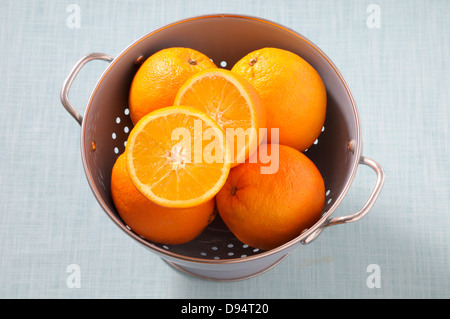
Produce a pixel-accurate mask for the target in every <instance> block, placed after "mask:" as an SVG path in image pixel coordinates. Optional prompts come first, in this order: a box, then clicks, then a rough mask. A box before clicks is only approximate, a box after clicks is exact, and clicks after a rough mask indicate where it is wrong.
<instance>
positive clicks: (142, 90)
mask: <svg viewBox="0 0 450 319" xmlns="http://www.w3.org/2000/svg"><path fill="white" fill-rule="evenodd" d="M215 66H216V65H215V64H214V63H213V62H212V61H211V59H210V58H209V57H207V56H206V55H204V54H203V53H201V52H198V51H196V50H194V49H191V48H182V47H172V48H167V49H163V50H160V51H158V52H156V53H154V54H152V55H151V56H150V57H149V58H147V59H146V60H145V61H144V63H143V64H142V65H141V66H140V67H139V69H138V71H137V72H136V74H135V76H134V78H133V80H132V83H131V87H130V92H129V102H128V103H129V110H130V117H131V120H132V122H133V124H136V123H137V122H138V121H139V120H140V119H141V118H142V117H143V116H144V115H146V114H148V113H150V112H151V111H154V110H156V109H158V108H161V107H166V106H172V105H173V100H174V98H175V95H176V94H177V91H178V89H179V88H180V87H181V85H182V84H183V83H184V82H185V81H186V80H187V79H188V78H189V77H190V76H191V75H193V74H195V73H196V72H198V71H200V70H203V69H207V68H212V67H215Z"/></svg>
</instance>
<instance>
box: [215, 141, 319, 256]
mask: <svg viewBox="0 0 450 319" xmlns="http://www.w3.org/2000/svg"><path fill="white" fill-rule="evenodd" d="M276 147H277V146H276V145H271V144H263V145H261V146H260V148H259V150H258V153H260V154H270V156H271V158H272V159H271V161H278V163H276V162H273V163H270V165H271V166H272V171H271V172H270V173H267V172H266V173H265V174H262V173H261V172H262V170H261V168H263V167H264V166H268V165H269V164H264V163H263V161H261V159H259V158H258V160H257V161H256V162H254V163H252V162H251V161H247V162H246V163H243V164H241V165H239V166H236V167H235V168H233V169H232V170H231V171H230V174H229V176H228V179H227V181H226V183H225V185H224V186H223V188H222V189H221V191H220V192H219V193H218V194H217V195H216V204H217V210H218V212H219V214H220V216H221V217H222V219H223V221H224V222H225V224H226V225H227V226H228V228H229V229H230V231H231V232H232V233H233V234H234V235H235V236H236V237H237V238H238V239H239V240H241V241H242V242H243V243H245V244H247V245H250V246H252V247H256V248H260V249H263V250H270V249H273V248H275V247H277V246H279V245H282V244H284V243H286V242H288V241H290V240H292V239H294V238H295V237H297V236H299V235H300V234H301V232H302V231H303V230H305V229H307V228H309V227H311V226H313V225H314V224H315V223H316V222H317V221H318V220H319V219H320V216H321V215H322V209H323V206H324V201H325V186H324V182H323V179H322V176H321V174H320V172H319V170H318V169H317V167H316V166H315V165H314V163H313V162H312V161H311V160H310V159H308V158H307V157H306V156H305V155H304V154H303V153H301V152H300V151H298V150H296V149H294V148H292V147H290V146H285V145H278V155H277V154H276ZM261 152H263V153H261ZM260 157H261V156H260ZM277 157H278V158H277ZM264 162H266V161H265V160H264ZM274 163H275V164H274Z"/></svg>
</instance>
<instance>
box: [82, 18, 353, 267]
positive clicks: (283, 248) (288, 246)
mask: <svg viewBox="0 0 450 319" xmlns="http://www.w3.org/2000/svg"><path fill="white" fill-rule="evenodd" d="M211 18H239V19H248V20H253V21H258V22H261V23H267V24H269V25H271V26H274V27H277V28H280V29H281V30H283V31H285V32H289V33H291V34H292V35H294V36H296V37H297V38H299V40H302V41H304V42H306V43H307V44H308V45H309V46H310V47H311V48H313V49H314V50H315V51H316V52H317V53H318V54H319V55H321V56H322V58H324V60H325V61H326V62H327V63H328V64H329V66H330V67H331V68H332V69H333V71H334V72H335V73H336V75H337V76H338V78H339V80H340V81H341V83H342V85H343V87H344V88H345V91H346V93H347V96H348V98H349V99H350V103H351V105H352V109H353V114H354V116H355V124H356V140H355V143H356V145H355V147H354V149H353V152H354V153H355V159H356V160H355V162H354V163H353V167H352V169H351V173H350V175H349V178H348V180H347V183H346V185H345V187H344V188H343V190H342V192H341V193H340V194H339V196H338V197H337V198H336V200H335V201H334V203H333V204H332V206H331V207H330V208H329V209H328V211H327V212H326V213H325V214H323V215H322V217H321V218H320V219H319V220H318V221H317V222H316V223H315V224H314V225H313V226H312V227H311V228H309V229H307V230H305V231H303V232H302V233H301V234H300V235H299V236H297V237H296V238H294V239H292V240H290V241H289V242H286V243H285V244H283V245H280V246H278V247H276V248H274V249H271V250H267V251H261V252H260V253H258V254H254V255H249V256H246V257H239V258H227V259H217V260H216V259H206V258H199V257H191V256H185V255H181V254H178V253H174V252H172V251H170V250H167V249H164V248H161V247H158V246H157V245H155V244H154V243H152V242H150V241H148V240H146V239H144V238H142V237H141V236H139V235H137V234H136V233H134V232H133V231H132V230H131V229H130V228H128V227H127V226H126V225H125V224H124V223H123V221H122V220H121V219H120V218H118V217H117V216H115V214H113V213H112V212H111V211H110V209H109V208H108V205H107V204H106V202H105V201H104V200H103V199H102V196H101V195H100V193H99V191H98V190H97V189H96V187H95V184H94V182H93V178H92V175H91V173H90V172H89V166H88V164H87V156H86V151H85V150H86V148H85V146H86V145H85V139H84V136H85V132H86V122H87V121H85V120H83V121H82V123H81V132H80V133H81V153H82V162H83V167H84V171H85V175H86V178H87V179H88V182H89V186H90V188H91V190H92V192H93V193H94V195H95V198H96V200H97V201H98V203H99V204H100V206H101V207H102V209H103V210H104V211H105V212H106V214H107V215H108V216H109V218H110V219H111V220H112V221H113V222H114V223H115V224H116V225H117V226H118V227H119V228H120V229H121V230H122V231H124V232H125V233H126V234H127V235H129V236H130V237H132V238H133V239H135V240H136V241H138V242H139V243H140V244H142V245H144V246H145V247H147V248H149V249H151V250H152V251H154V252H155V253H157V254H159V255H160V256H161V257H164V258H166V259H171V260H176V261H186V262H191V263H198V264H234V263H243V262H249V261H254V260H257V259H261V258H264V257H267V256H271V255H274V254H278V253H282V252H286V254H287V253H289V252H290V251H291V250H292V249H293V248H294V247H296V246H297V245H299V244H300V243H301V242H302V241H303V240H304V239H305V238H307V237H308V236H310V235H311V234H313V233H314V232H316V231H317V230H318V229H319V228H320V227H321V226H322V225H324V224H325V223H326V222H327V219H328V218H329V216H330V215H331V214H332V213H333V212H334V211H335V210H336V208H337V207H338V206H339V204H340V203H341V201H342V200H343V199H344V197H345V195H346V194H347V192H348V190H349V188H350V186H351V184H352V182H353V180H354V178H355V175H356V171H357V168H358V165H359V159H360V157H361V145H362V142H361V127H360V118H359V114H358V109H357V107H356V102H355V100H354V97H353V95H352V93H351V91H350V88H349V86H348V84H347V82H346V81H345V79H344V77H343V76H342V74H341V72H340V71H339V70H338V68H337V67H336V65H335V64H334V63H333V61H332V60H331V59H330V58H329V57H328V56H327V55H326V54H325V53H324V52H323V51H322V50H321V49H320V48H319V47H318V46H317V45H316V44H314V43H313V42H312V41H310V40H309V39H308V38H306V37H305V36H303V35H302V34H300V33H298V32H297V31H294V30H293V29H291V28H289V27H286V26H284V25H282V24H279V23H277V22H274V21H271V20H268V19H265V18H260V17H256V16H251V15H242V14H234V13H218V14H205V15H199V16H194V17H190V18H185V19H181V20H178V21H175V22H172V23H169V24H167V25H164V26H162V27H159V28H157V29H155V30H153V31H151V32H149V33H147V34H145V35H144V36H141V37H140V38H138V39H137V40H135V41H134V42H132V43H131V44H130V45H129V46H127V47H126V48H125V49H124V50H122V51H121V52H120V53H119V54H118V55H117V57H115V58H114V59H113V60H112V61H111V63H110V65H109V66H108V67H107V68H106V69H105V71H104V72H103V74H102V75H101V76H100V78H99V80H98V81H97V83H96V85H95V88H94V90H93V91H92V92H91V95H90V97H89V100H88V103H87V106H86V109H85V111H84V117H83V119H86V118H87V116H88V114H89V110H90V106H91V104H92V101H93V98H94V96H95V94H96V92H97V90H98V88H99V86H100V85H101V83H102V81H103V79H104V78H105V77H106V75H107V74H108V72H109V71H110V70H111V69H112V68H113V67H114V65H115V64H116V63H117V61H119V60H120V59H121V58H122V57H123V56H124V55H125V54H126V53H127V52H128V51H129V50H130V49H131V48H133V47H134V46H136V45H137V44H139V43H140V42H141V41H144V40H145V39H147V38H148V37H150V36H152V35H154V34H156V33H158V32H161V31H163V30H165V29H167V28H170V27H173V26H175V25H178V24H181V23H186V22H189V21H194V20H199V19H211Z"/></svg>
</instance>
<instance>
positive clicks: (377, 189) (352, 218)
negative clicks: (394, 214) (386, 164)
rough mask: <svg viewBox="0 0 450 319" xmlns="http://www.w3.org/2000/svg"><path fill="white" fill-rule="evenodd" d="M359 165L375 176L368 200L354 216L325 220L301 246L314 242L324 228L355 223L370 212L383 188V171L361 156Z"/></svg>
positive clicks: (374, 163) (370, 160) (378, 165)
mask: <svg viewBox="0 0 450 319" xmlns="http://www.w3.org/2000/svg"><path fill="white" fill-rule="evenodd" d="M359 164H363V165H367V166H369V167H370V168H372V169H373V170H374V171H375V173H376V174H377V181H376V184H375V187H374V188H373V190H372V193H371V194H370V196H369V199H368V200H367V202H366V203H365V204H364V206H363V207H362V208H361V209H360V210H359V211H358V212H357V213H355V214H352V215H346V216H342V217H335V218H330V219H327V220H326V221H325V222H324V223H323V225H321V227H319V228H318V229H317V230H316V231H314V232H313V233H311V234H310V235H309V236H308V237H306V238H305V239H304V240H303V241H302V243H303V244H308V243H310V242H311V241H312V240H314V239H315V238H316V237H317V236H318V235H319V234H320V233H321V232H322V230H323V229H324V228H325V227H328V226H334V225H339V224H344V223H352V222H355V221H357V220H360V219H361V218H363V217H364V216H365V215H366V214H367V213H368V212H369V211H370V209H371V208H372V206H373V204H374V203H375V201H376V200H377V198H378V195H380V192H381V189H382V188H383V184H384V178H385V174H384V170H383V168H382V167H381V165H380V164H378V163H377V162H375V161H374V160H372V159H370V158H367V157H364V156H361V158H360V160H359Z"/></svg>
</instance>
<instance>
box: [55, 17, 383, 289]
mask: <svg viewBox="0 0 450 319" xmlns="http://www.w3.org/2000/svg"><path fill="white" fill-rule="evenodd" d="M175 46H179V47H189V48H193V49H196V50H198V51H200V52H202V53H204V54H206V55H207V56H209V57H210V58H211V59H212V60H213V61H214V62H215V63H216V65H217V66H220V67H224V68H231V67H232V66H233V65H234V64H235V63H236V62H237V61H238V60H239V59H240V58H242V57H243V56H245V55H246V54H247V53H249V52H251V51H253V50H256V49H260V48H263V47H277V48H281V49H285V50H289V51H292V52H294V53H296V54H298V55H300V56H301V57H303V58H304V59H305V60H306V61H308V62H309V63H310V64H311V65H312V66H313V67H314V68H315V69H316V70H317V71H318V73H319V74H320V76H321V77H322V79H323V81H324V83H325V86H326V89H327V98H328V104H327V115H326V121H325V125H324V127H323V131H322V133H321V135H320V136H319V138H318V139H317V140H316V142H315V143H314V144H313V145H312V146H311V147H310V148H309V149H308V150H307V151H305V154H306V155H307V156H308V157H309V158H310V159H311V160H312V161H313V162H314V163H315V164H316V166H317V168H318V169H319V170H320V172H321V174H322V176H323V178H324V182H325V187H326V199H325V206H324V209H323V215H322V218H321V219H320V220H319V221H318V222H317V223H316V224H315V225H314V226H312V227H311V228H309V229H307V230H305V231H303V232H302V233H301V234H299V235H298V237H297V238H295V239H293V240H291V241H290V242H288V243H286V244H284V245H282V246H279V247H277V248H275V249H272V250H269V251H263V250H259V249H257V248H254V247H250V246H248V245H245V244H244V243H242V242H240V241H239V240H238V239H237V238H236V237H235V236H234V235H233V234H232V233H231V232H230V231H229V230H228V229H227V227H226V226H225V224H224V223H223V221H222V220H221V219H220V216H217V217H216V219H215V221H214V222H213V223H211V224H210V225H209V226H208V227H207V229H206V230H205V231H204V232H203V233H202V234H201V235H200V236H199V237H197V238H196V239H194V240H192V241H191V242H189V243H186V244H182V245H163V244H156V243H153V242H150V241H147V240H145V239H143V238H141V237H140V236H139V235H137V234H136V233H134V232H133V231H131V230H130V229H129V228H128V227H127V226H126V225H125V223H124V222H123V221H122V219H121V218H120V216H119V214H118V213H117V210H116V208H115V206H114V203H113V200H112V197H111V192H110V178H111V170H112V167H113V165H114V163H115V161H116V158H117V157H118V156H119V155H120V154H121V153H122V152H123V151H124V150H125V142H126V140H127V137H128V134H129V132H130V131H131V129H132V127H133V124H132V122H131V119H130V116H129V110H128V105H127V103H128V92H129V88H130V84H131V81H132V79H133V77H134V74H135V73H136V71H137V69H138V68H139V66H140V64H141V63H142V62H143V61H144V60H145V59H146V58H147V57H149V56H150V55H152V54H153V53H155V52H157V51H159V50H161V49H163V48H168V47H175ZM98 59H100V60H105V61H108V62H110V64H109V66H108V67H107V69H106V70H105V72H104V73H103V75H102V76H101V77H100V79H99V81H98V83H97V84H96V87H95V88H94V90H93V92H92V94H91V96H90V98H89V101H88V104H87V107H86V109H85V113H84V116H83V117H82V116H81V115H80V114H79V113H78V112H77V110H76V109H75V108H74V107H73V106H72V105H71V103H70V101H69V99H68V93H69V89H70V87H71V84H72V82H73V80H74V79H75V77H76V75H77V74H78V72H79V71H80V69H81V68H82V67H83V66H84V65H85V64H86V63H87V62H89V61H91V60H98ZM61 102H62V104H63V106H64V107H65V108H66V110H67V111H68V112H69V113H70V114H71V115H72V116H73V117H74V118H75V119H76V120H77V121H78V123H79V124H80V125H81V155H82V161H83V165H84V169H85V173H86V177H87V180H88V182H89V185H90V186H91V189H92V191H93V193H94V195H95V197H96V199H97V200H98V202H99V204H100V205H101V207H102V208H103V210H104V211H105V212H106V213H107V214H108V216H109V217H110V218H111V220H112V221H113V222H114V223H115V224H116V225H117V226H118V227H119V228H120V229H121V230H123V231H124V232H125V233H126V234H127V235H129V236H131V237H132V238H134V239H135V240H136V241H137V242H138V243H140V244H142V245H143V246H144V247H146V248H148V249H150V250H151V251H152V252H154V253H156V254H157V255H159V256H160V257H161V258H162V259H163V260H164V261H166V262H167V263H168V264H170V265H171V266H173V267H175V268H177V269H179V270H182V271H183V272H185V273H188V274H191V275H193V276H197V277H201V278H208V279H214V280H238V279H243V278H248V277H252V276H255V275H257V274H260V273H262V272H264V271H266V270H268V269H270V268H272V267H273V266H275V265H276V264H278V263H279V262H280V261H281V260H283V258H285V257H286V256H287V255H288V254H289V253H290V252H291V251H292V250H293V249H294V248H295V247H297V246H299V245H302V244H307V243H310V242H311V241H312V240H313V239H314V238H316V237H317V235H318V234H319V233H320V232H321V231H322V230H323V229H324V228H325V227H328V226H331V225H336V224H341V223H348V222H353V221H356V220H359V219H360V218H362V217H363V216H364V215H366V214H367V213H368V211H369V210H370V209H371V207H372V205H373V204H374V202H375V200H376V198H377V197H378V195H379V193H380V191H381V188H382V186H383V183H384V172H383V169H382V168H381V166H380V165H379V164H378V163H376V162H375V161H373V160H371V159H368V158H366V157H364V156H362V154H361V132H360V122H359V116H358V112H357V108H356V105H355V101H354V100H353V97H352V95H351V93H350V90H349V88H348V86H347V84H346V83H345V81H344V79H343V77H342V76H341V74H340V73H339V71H338V70H337V68H336V67H335V65H334V64H333V63H332V62H331V60H330V59H329V58H328V57H327V56H326V55H325V54H324V53H323V52H322V51H321V50H320V49H319V48H318V47H317V46H315V45H314V44H313V43H312V42H311V41H309V40H308V39H306V38H305V37H303V36H302V35H300V34H298V33H297V32H295V31H293V30H291V29H289V28H286V27H284V26H281V25H279V24H277V23H274V22H271V21H267V20H264V19H260V18H256V17H249V16H240V15H234V14H220V15H207V16H200V17H194V18H190V19H185V20H182V21H178V22H175V23H172V24H170V25H167V26H165V27H162V28H160V29H158V30H155V31H153V32H151V33H149V34H147V35H145V36H143V37H142V38H140V39H138V40H137V41H135V42H134V43H132V44H131V45H130V46H129V47H127V48H126V49H125V50H124V51H122V53H120V54H119V55H118V56H117V57H115V58H113V57H111V56H109V55H106V54H102V53H91V54H88V55H85V56H83V57H82V58H81V59H80V60H79V61H78V62H77V63H76V65H75V66H74V67H73V69H72V70H71V71H70V73H69V75H68V77H67V78H66V80H65V82H64V84H63V87H62V90H61ZM359 164H364V165H368V166H369V167H371V168H372V169H373V170H374V171H375V172H376V174H377V181H376V184H375V187H374V188H373V190H372V193H371V194H370V196H369V199H368V200H367V202H366V203H365V204H364V206H363V208H362V209H361V210H360V211H358V212H356V213H354V214H351V215H347V216H341V217H334V218H331V217H330V216H331V215H332V213H333V212H334V211H335V210H336V208H337V206H338V205H339V203H340V202H341V201H342V199H343V198H344V196H345V195H346V193H347V191H348V189H349V187H350V185H351V183H352V181H353V179H354V177H355V173H356V171H357V168H358V166H359Z"/></svg>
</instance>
